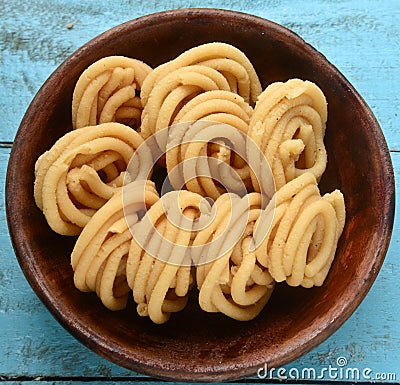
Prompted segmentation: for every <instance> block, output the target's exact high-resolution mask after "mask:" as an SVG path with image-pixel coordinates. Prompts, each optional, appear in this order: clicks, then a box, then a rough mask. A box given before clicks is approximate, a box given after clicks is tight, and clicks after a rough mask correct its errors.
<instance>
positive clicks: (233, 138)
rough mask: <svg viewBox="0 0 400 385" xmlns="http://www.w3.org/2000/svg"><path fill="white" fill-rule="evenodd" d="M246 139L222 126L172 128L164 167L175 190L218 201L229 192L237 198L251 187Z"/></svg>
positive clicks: (198, 124) (203, 124) (200, 123)
mask: <svg viewBox="0 0 400 385" xmlns="http://www.w3.org/2000/svg"><path fill="white" fill-rule="evenodd" d="M245 154H246V135H245V134H244V133H243V132H242V131H239V130H238V129H236V128H234V127H232V126H229V125H226V124H221V123H214V122H209V121H206V120H199V121H197V122H195V123H193V124H190V123H188V124H183V123H181V124H179V125H177V126H173V127H171V130H170V132H169V139H168V144H167V153H166V165H167V170H168V174H169V180H170V182H171V184H172V186H173V187H174V188H175V189H181V188H184V187H185V188H186V189H188V190H189V191H193V192H196V193H198V194H200V195H202V196H208V197H210V198H212V199H214V200H215V199H217V198H218V197H219V196H220V195H221V194H223V193H225V192H227V191H229V192H234V193H237V194H240V195H243V194H245V193H246V192H247V188H248V187H251V180H250V169H249V166H248V165H247V164H246V162H244V161H243V158H242V157H243V156H245Z"/></svg>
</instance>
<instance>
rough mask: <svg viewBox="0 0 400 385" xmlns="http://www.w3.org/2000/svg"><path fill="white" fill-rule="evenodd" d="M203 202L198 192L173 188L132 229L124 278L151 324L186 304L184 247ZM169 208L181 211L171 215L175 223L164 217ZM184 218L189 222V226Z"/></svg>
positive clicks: (188, 285)
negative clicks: (125, 277) (131, 239)
mask: <svg viewBox="0 0 400 385" xmlns="http://www.w3.org/2000/svg"><path fill="white" fill-rule="evenodd" d="M202 201H203V197H202V196H200V195H198V194H195V193H192V192H189V191H185V190H182V191H172V192H170V193H167V194H165V195H163V196H162V198H161V199H159V200H158V201H157V202H156V203H155V204H154V205H153V206H152V207H151V208H150V209H149V211H147V213H146V214H145V216H144V217H143V218H142V220H141V222H139V223H138V224H137V225H134V226H133V228H132V233H133V235H134V238H133V241H132V243H131V246H130V250H129V257H128V260H127V270H126V271H127V280H128V284H129V286H130V287H131V289H132V291H133V298H134V300H135V302H136V303H137V304H138V305H137V311H138V313H139V314H140V315H141V316H149V317H150V319H151V320H152V321H153V322H154V323H157V324H162V323H165V322H166V321H168V319H169V317H170V314H171V313H175V312H178V311H181V310H182V309H183V308H184V307H185V306H186V303H187V300H188V292H189V289H190V288H191V286H192V283H193V276H192V271H191V261H190V259H189V260H187V258H188V255H187V247H188V246H190V245H191V243H192V238H193V225H194V224H195V222H196V219H198V218H199V217H200V215H201V203H202ZM173 205H177V206H173ZM172 207H178V210H179V211H180V213H178V215H177V216H175V217H174V219H175V220H176V222H174V221H173V220H171V219H170V218H168V216H167V213H168V212H169V211H170V210H172ZM184 221H189V226H187V224H186V225H184ZM139 239H140V241H139ZM189 257H190V256H189Z"/></svg>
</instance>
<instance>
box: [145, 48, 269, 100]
mask: <svg viewBox="0 0 400 385" xmlns="http://www.w3.org/2000/svg"><path fill="white" fill-rule="evenodd" d="M192 65H195V66H197V65H201V66H206V67H209V68H211V69H214V70H216V71H218V72H220V73H221V74H222V75H223V76H224V77H225V79H226V81H227V82H228V85H229V88H228V90H230V91H232V92H235V93H237V94H239V95H240V96H242V97H243V99H244V100H245V101H246V102H247V103H250V104H254V103H255V101H256V100H257V97H258V95H259V94H260V93H261V84H260V80H259V79H258V76H257V74H256V72H255V70H254V67H253V65H252V64H251V62H250V61H249V59H248V58H247V56H246V55H245V54H244V53H243V52H242V51H240V50H239V49H237V48H236V47H234V46H232V45H230V44H226V43H218V42H215V43H207V44H203V45H200V46H197V47H194V48H191V49H189V50H187V51H185V52H183V53H182V54H181V55H179V56H178V57H177V58H175V59H174V60H171V61H169V62H167V63H165V64H162V65H160V66H158V67H157V68H156V69H155V70H154V71H153V72H152V73H151V74H150V75H149V76H148V77H147V78H146V80H145V82H144V84H143V87H142V92H141V99H142V104H143V106H146V105H147V103H148V102H149V101H150V99H151V94H152V93H153V89H154V88H155V87H156V85H157V84H158V83H159V82H160V80H161V79H164V78H165V77H166V76H167V75H168V74H169V73H171V72H173V71H175V70H177V69H179V68H181V67H187V66H192ZM190 84H192V83H190ZM182 100H183V98H182Z"/></svg>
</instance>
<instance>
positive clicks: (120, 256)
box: [71, 181, 159, 310]
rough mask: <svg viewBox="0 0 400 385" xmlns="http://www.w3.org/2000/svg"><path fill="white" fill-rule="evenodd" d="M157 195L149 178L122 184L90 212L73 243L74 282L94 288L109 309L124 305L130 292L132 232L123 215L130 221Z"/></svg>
mask: <svg viewBox="0 0 400 385" xmlns="http://www.w3.org/2000/svg"><path fill="white" fill-rule="evenodd" d="M123 195H124V196H123ZM158 199H159V197H158V193H157V191H156V189H155V187H154V183H153V182H151V181H135V182H132V183H130V184H128V185H126V186H124V187H123V188H121V189H119V190H118V192H117V193H116V194H115V195H114V196H113V197H112V198H111V199H110V200H109V201H108V202H107V203H106V204H105V205H104V206H103V207H102V208H101V209H100V210H98V211H97V212H96V214H94V215H93V217H92V218H91V220H90V221H89V222H88V223H87V225H86V226H85V228H84V229H83V231H82V232H81V234H80V235H79V237H78V239H77V241H76V243H75V247H74V249H73V251H72V254H71V265H72V268H73V270H74V283H75V286H76V287H77V288H78V289H79V290H81V291H84V292H96V293H97V296H98V297H99V298H100V299H101V301H102V303H103V304H104V306H106V307H107V308H108V309H110V310H120V309H124V308H125V307H126V303H127V300H128V294H129V292H130V288H129V286H128V283H127V280H126V264H127V259H128V254H129V249H130V245H131V241H132V234H131V232H130V230H129V228H128V222H127V219H126V215H128V216H129V224H130V225H132V224H133V223H135V222H137V221H138V220H139V215H140V214H141V213H142V212H144V211H145V210H146V209H148V208H150V207H151V206H152V205H153V204H154V203H155V202H156V201H158Z"/></svg>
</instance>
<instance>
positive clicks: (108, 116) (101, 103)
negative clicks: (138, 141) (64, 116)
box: [72, 56, 152, 129]
mask: <svg viewBox="0 0 400 385" xmlns="http://www.w3.org/2000/svg"><path fill="white" fill-rule="evenodd" d="M151 70H152V69H151V67H149V66H148V65H147V64H145V63H143V62H142V61H140V60H137V59H131V58H127V57H124V56H108V57H105V58H103V59H100V60H98V61H96V62H95V63H93V64H92V65H91V66H89V67H88V68H87V69H86V70H85V71H84V72H83V73H82V75H81V76H80V77H79V79H78V82H77V83H76V86H75V90H74V94H73V98H72V126H73V128H74V129H76V128H81V127H85V126H94V125H96V124H101V123H106V122H119V123H123V124H126V125H129V126H131V127H134V128H138V127H139V125H140V117H141V112H142V105H141V102H140V89H141V87H142V84H143V82H144V79H145V78H146V76H147V75H148V74H149V73H150V72H151Z"/></svg>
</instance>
